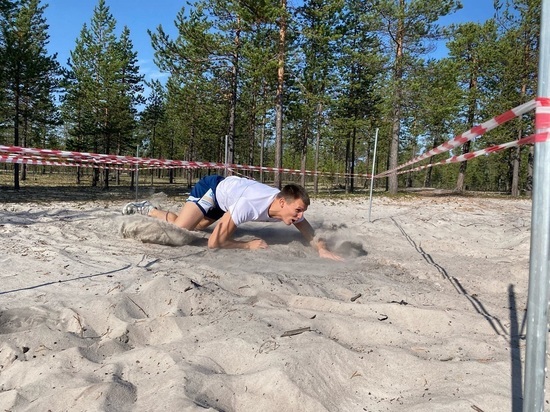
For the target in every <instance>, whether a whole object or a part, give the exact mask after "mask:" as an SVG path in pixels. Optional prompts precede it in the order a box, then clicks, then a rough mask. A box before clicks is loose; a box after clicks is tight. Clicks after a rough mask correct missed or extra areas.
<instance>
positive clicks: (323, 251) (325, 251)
mask: <svg viewBox="0 0 550 412" xmlns="http://www.w3.org/2000/svg"><path fill="white" fill-rule="evenodd" d="M319 256H320V257H322V258H323V259H332V260H336V261H338V262H343V261H344V258H343V257H342V256H340V255H337V254H336V253H332V252H331V251H330V250H328V249H324V248H320V249H319Z"/></svg>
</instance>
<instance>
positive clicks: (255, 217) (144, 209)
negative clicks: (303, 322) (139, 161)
mask: <svg viewBox="0 0 550 412" xmlns="http://www.w3.org/2000/svg"><path fill="white" fill-rule="evenodd" d="M309 204H310V200H309V196H308V194H307V192H306V190H305V189H304V188H303V187H302V186H299V185H296V184H289V185H286V186H285V187H283V189H282V190H281V191H279V190H278V189H276V188H274V187H271V186H268V185H265V184H263V183H260V182H257V181H255V180H249V179H245V178H240V177H237V176H230V177H227V178H224V177H223V176H218V175H211V176H206V177H204V178H202V179H201V180H199V182H198V183H197V184H196V185H195V187H193V189H192V190H191V193H190V195H189V198H188V199H187V202H186V203H185V205H184V206H183V208H182V209H181V211H180V212H179V214H178V215H176V214H175V213H172V212H168V211H165V210H160V209H157V208H156V207H154V206H153V205H152V204H151V203H150V202H149V201H147V200H145V201H143V202H134V203H128V204H127V205H126V206H124V208H123V209H122V213H123V214H125V215H131V214H134V213H139V214H142V215H146V216H151V217H154V218H157V219H161V220H165V221H167V222H170V223H173V224H175V225H176V226H178V227H180V228H183V229H187V230H203V229H205V228H206V227H208V226H209V225H211V224H212V223H214V222H216V221H217V222H218V223H217V225H216V227H215V228H214V230H213V232H212V234H211V235H210V237H209V239H208V247H209V248H224V249H231V248H233V249H266V248H267V247H268V245H267V243H266V242H265V241H264V240H263V239H253V240H249V241H239V240H234V239H233V233H234V232H235V230H236V229H237V226H239V225H240V224H242V223H245V222H252V221H258V222H279V221H282V222H283V223H284V224H286V225H291V224H293V225H294V226H295V227H296V228H297V229H298V230H299V231H300V233H301V234H302V235H303V236H304V238H305V239H306V240H307V241H308V242H309V243H310V244H311V246H312V247H314V248H315V249H316V250H317V251H318V253H319V256H320V257H322V258H326V259H333V260H338V261H342V260H343V258H342V257H340V256H339V255H337V254H335V253H333V252H331V251H330V250H328V248H327V245H326V243H325V242H324V241H323V240H322V239H316V238H315V232H314V230H313V228H312V227H311V225H310V224H309V222H308V221H307V220H306V218H305V217H304V212H305V211H306V210H307V208H308V206H309Z"/></svg>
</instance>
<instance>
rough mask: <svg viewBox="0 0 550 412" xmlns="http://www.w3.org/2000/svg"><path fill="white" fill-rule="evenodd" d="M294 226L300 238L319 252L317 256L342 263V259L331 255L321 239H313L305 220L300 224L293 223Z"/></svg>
mask: <svg viewBox="0 0 550 412" xmlns="http://www.w3.org/2000/svg"><path fill="white" fill-rule="evenodd" d="M294 226H296V228H297V229H298V230H299V231H300V233H301V234H302V236H303V237H304V238H305V239H306V240H307V241H308V242H309V244H310V245H311V246H313V247H314V248H315V249H317V251H318V252H319V256H320V257H322V258H325V259H332V260H339V261H343V260H344V258H343V257H341V256H339V255H337V254H336V253H332V252H331V251H330V250H328V248H327V244H326V242H325V241H324V240H323V239H315V231H314V230H313V228H312V227H311V225H310V224H309V222H308V221H307V219H305V218H304V219H303V220H302V221H301V222H296V223H294Z"/></svg>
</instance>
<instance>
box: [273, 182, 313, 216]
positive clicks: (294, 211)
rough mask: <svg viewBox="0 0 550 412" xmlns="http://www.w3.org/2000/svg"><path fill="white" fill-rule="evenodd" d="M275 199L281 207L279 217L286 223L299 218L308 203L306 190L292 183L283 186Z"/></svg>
mask: <svg viewBox="0 0 550 412" xmlns="http://www.w3.org/2000/svg"><path fill="white" fill-rule="evenodd" d="M276 201H278V202H279V206H280V209H281V216H280V218H281V220H282V221H283V222H284V223H285V224H287V225H290V224H293V223H296V222H297V221H299V220H301V219H302V217H303V214H304V212H305V211H306V210H307V207H308V206H309V203H310V201H309V196H308V194H307V192H306V190H305V189H304V188H303V187H302V186H299V185H296V184H293V183H291V184H289V185H286V186H285V187H283V189H282V190H281V191H280V192H279V194H278V195H277V198H276Z"/></svg>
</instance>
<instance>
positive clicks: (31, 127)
mask: <svg viewBox="0 0 550 412" xmlns="http://www.w3.org/2000/svg"><path fill="white" fill-rule="evenodd" d="M44 9H45V6H41V5H40V2H39V0H21V1H19V2H7V1H4V2H2V3H1V4H0V12H1V16H0V62H1V65H0V124H1V125H2V139H1V141H2V142H4V143H5V144H9V145H15V146H19V145H21V146H27V145H44V144H47V143H48V140H49V139H50V138H51V133H50V132H49V129H51V128H52V127H55V125H57V124H58V123H59V119H58V118H57V115H56V107H55V105H54V96H53V93H54V91H55V88H56V86H57V83H58V79H57V75H58V73H59V66H58V64H57V62H56V60H55V56H49V55H48V54H47V51H46V45H47V43H48V39H49V35H48V25H47V24H46V21H45V19H44V16H43V14H44ZM14 172H15V173H14V186H15V187H16V188H18V187H19V177H20V176H19V168H18V167H15V168H14ZM22 179H25V174H24V173H23V176H22Z"/></svg>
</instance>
